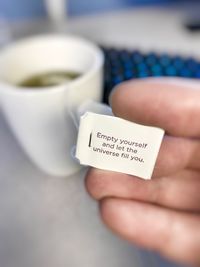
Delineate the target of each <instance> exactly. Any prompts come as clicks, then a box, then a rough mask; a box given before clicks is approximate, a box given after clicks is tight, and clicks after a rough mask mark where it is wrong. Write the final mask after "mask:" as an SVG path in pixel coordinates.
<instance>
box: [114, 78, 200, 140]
mask: <svg viewBox="0 0 200 267" xmlns="http://www.w3.org/2000/svg"><path fill="white" fill-rule="evenodd" d="M111 105H112V108H113V112H114V114H115V115H116V116H119V117H122V118H124V119H127V120H130V121H134V122H137V123H140V124H145V125H151V126H157V127H161V128H163V129H164V130H165V131H166V132H167V133H168V134H170V135H173V136H182V137H188V136H189V137H200V123H199V118H200V82H195V81H193V80H192V79H191V80H185V82H184V80H183V79H173V80H171V79H169V80H167V79H166V78H165V79H160V78H159V79H146V80H132V81H129V82H125V83H123V84H121V85H119V86H118V87H117V88H116V89H115V90H114V91H113V93H112V95H111Z"/></svg>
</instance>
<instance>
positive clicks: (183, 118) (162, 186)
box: [86, 78, 200, 266]
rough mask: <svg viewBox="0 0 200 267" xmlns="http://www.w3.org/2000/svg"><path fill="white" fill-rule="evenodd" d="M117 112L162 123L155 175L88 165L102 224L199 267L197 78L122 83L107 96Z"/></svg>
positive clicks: (199, 98)
mask: <svg viewBox="0 0 200 267" xmlns="http://www.w3.org/2000/svg"><path fill="white" fill-rule="evenodd" d="M110 102H111V106H112V109H113V113H114V114H115V116H118V117H121V118H124V119H126V120H129V121H133V122H137V123H140V124H144V125H152V126H158V127H161V128H163V129H164V130H165V131H166V134H165V137H164V139H163V142H162V145H161V148H160V151H159V154H158V158H157V161H156V166H155V169H154V173H153V179H151V180H143V179H140V178H138V177H135V176H130V175H127V174H123V173H117V172H110V171H104V170H99V169H90V170H89V172H88V174H87V177H86V187H87V190H88V192H89V193H90V195H91V196H92V197H93V198H95V199H96V200H98V201H99V203H100V213H101V216H102V218H103V221H104V222H105V224H106V225H107V226H108V227H109V228H110V229H111V230H112V231H114V232H115V233H117V234H118V235H120V236H121V237H123V238H125V239H127V240H128V241H130V242H133V243H135V244H137V245H139V246H141V247H144V248H147V249H150V250H154V251H157V252H159V253H161V254H162V255H163V256H165V257H167V258H169V259H171V260H174V261H177V262H182V263H184V264H191V265H194V266H200V82H195V81H194V80H183V79H178V78H177V79H175V78H174V79H165V78H162V79H161V78H159V79H153V78H152V79H146V80H134V81H129V82H125V83H123V84H121V85H119V86H117V87H116V89H114V90H113V93H112V95H111V99H110Z"/></svg>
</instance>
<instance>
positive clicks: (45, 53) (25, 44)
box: [0, 35, 102, 86]
mask: <svg viewBox="0 0 200 267" xmlns="http://www.w3.org/2000/svg"><path fill="white" fill-rule="evenodd" d="M100 61H102V55H101V53H100V51H99V50H98V49H97V48H96V46H95V45H93V44H91V43H90V42H87V41H85V40H83V39H81V38H77V37H73V36H65V35H43V36H36V37H31V38H28V39H26V40H21V41H18V42H17V43H15V44H12V45H10V46H9V47H7V48H5V49H3V50H2V51H1V53H0V80H1V81H3V82H6V83H9V84H13V85H15V86H16V85H17V84H19V83H20V82H22V81H24V80H25V79H27V78H29V77H31V76H33V75H35V74H38V73H43V72H49V71H75V72H78V73H81V74H85V73H88V72H90V71H92V70H93V69H94V68H95V66H96V65H98V64H100Z"/></svg>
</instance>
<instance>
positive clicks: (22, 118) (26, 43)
mask: <svg viewBox="0 0 200 267" xmlns="http://www.w3.org/2000/svg"><path fill="white" fill-rule="evenodd" d="M102 66H103V54H102V52H101V50H100V49H99V48H98V47H97V46H95V45H94V44H92V43H90V42H89V41H86V40H83V39H81V38H77V37H73V36H69V35H41V36H35V37H29V38H27V39H24V40H21V41H18V42H16V43H14V44H12V45H10V46H9V47H6V48H5V49H3V50H2V51H1V52H0V107H1V108H2V111H3V113H4V115H5V117H6V118H7V122H8V123H9V125H10V127H11V129H12V131H13V132H14V135H15V136H16V138H17V139H18V141H19V143H20V144H21V146H22V147H23V148H24V150H25V151H26V153H27V155H28V156H29V157H30V159H31V160H32V161H33V162H34V163H35V164H36V165H37V166H38V167H40V168H41V169H42V170H43V171H45V172H46V173H49V174H51V175H56V176H67V175H70V174H72V173H74V172H76V171H77V170H78V169H79V168H80V165H79V164H78V163H76V162H75V161H74V160H73V159H72V157H71V148H72V147H73V146H74V145H75V143H76V136H77V130H76V128H75V125H74V123H73V120H72V118H71V113H73V112H74V111H75V110H76V109H78V108H79V106H80V105H81V104H82V103H84V102H85V101H86V100H88V99H91V100H94V101H100V100H101V97H102ZM55 70H63V71H76V72H80V73H82V75H81V76H80V77H78V78H76V79H74V80H73V81H70V82H69V83H67V84H61V85H58V86H53V87H46V88H42V89H32V88H22V87H19V86H17V84H18V83H19V82H20V81H23V80H24V79H26V78H27V77H30V76H31V75H34V74H36V73H42V72H48V71H55Z"/></svg>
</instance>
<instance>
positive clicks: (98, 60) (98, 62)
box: [0, 33, 104, 94]
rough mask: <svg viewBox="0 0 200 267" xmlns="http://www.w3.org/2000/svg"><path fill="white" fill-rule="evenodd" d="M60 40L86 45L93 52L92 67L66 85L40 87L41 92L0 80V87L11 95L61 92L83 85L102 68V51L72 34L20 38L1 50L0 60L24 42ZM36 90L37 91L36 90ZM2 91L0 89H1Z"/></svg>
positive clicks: (93, 44)
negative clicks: (11, 93) (10, 92)
mask: <svg viewBox="0 0 200 267" xmlns="http://www.w3.org/2000/svg"><path fill="white" fill-rule="evenodd" d="M56 38H57V39H60V40H67V39H71V40H74V41H77V42H79V43H81V44H83V45H86V46H87V47H89V48H90V49H92V50H93V52H94V60H93V62H92V66H90V67H89V69H88V70H87V71H86V72H84V73H83V74H81V75H80V76H79V77H77V78H76V79H74V80H72V81H70V82H67V83H65V82H64V83H61V84H58V85H53V86H45V87H41V88H42V90H38V89H39V87H21V86H18V85H15V84H11V83H9V82H6V81H2V80H1V79H0V85H2V86H4V87H6V90H10V91H12V92H13V93H20V92H21V93H24V94H39V93H40V94H42V93H45V92H48V93H49V92H50V91H52V92H55V91H58V90H62V89H67V88H68V87H71V86H76V85H79V83H84V82H85V81H86V80H88V79H90V78H91V77H92V76H93V75H94V74H95V73H96V71H97V70H99V68H100V67H101V66H103V62H104V55H103V51H101V49H100V48H99V47H98V46H97V45H96V44H95V43H93V42H92V41H90V40H88V39H85V38H83V37H80V36H76V35H73V34H68V33H67V34H58V33H53V34H52V33H51V34H49V33H47V34H44V33H43V34H38V35H32V36H29V37H24V38H21V39H19V40H17V41H14V42H13V43H11V44H9V45H8V46H6V47H4V48H2V49H1V51H0V58H1V56H2V55H3V53H5V52H8V51H9V50H11V49H13V48H15V46H16V45H19V46H20V45H21V44H25V43H26V42H27V43H28V42H30V41H32V40H33V41H35V40H42V41H45V39H46V40H48V39H56ZM26 89H27V90H26ZM36 89H37V90H36ZM1 90H2V89H1Z"/></svg>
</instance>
